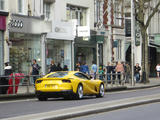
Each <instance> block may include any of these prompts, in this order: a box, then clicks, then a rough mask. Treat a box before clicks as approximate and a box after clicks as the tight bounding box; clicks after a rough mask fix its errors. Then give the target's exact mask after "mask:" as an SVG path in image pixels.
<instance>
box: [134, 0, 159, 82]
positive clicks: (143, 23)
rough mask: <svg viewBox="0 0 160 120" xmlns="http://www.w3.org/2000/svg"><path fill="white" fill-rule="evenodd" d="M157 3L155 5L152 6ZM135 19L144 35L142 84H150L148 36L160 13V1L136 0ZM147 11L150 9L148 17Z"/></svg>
mask: <svg viewBox="0 0 160 120" xmlns="http://www.w3.org/2000/svg"><path fill="white" fill-rule="evenodd" d="M150 3H155V4H152V5H153V6H152V5H151V4H150ZM134 4H135V19H136V21H138V23H139V27H140V31H141V35H142V82H149V69H148V68H149V66H148V63H149V62H148V34H147V28H148V26H149V24H150V22H151V19H152V17H153V16H154V15H155V14H156V13H157V12H158V10H159V7H160V0H134ZM146 9H150V13H148V16H147V17H146V15H145V13H146Z"/></svg>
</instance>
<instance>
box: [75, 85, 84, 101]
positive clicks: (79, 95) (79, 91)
mask: <svg viewBox="0 0 160 120" xmlns="http://www.w3.org/2000/svg"><path fill="white" fill-rule="evenodd" d="M82 98H83V86H82V85H81V84H79V85H78V88H77V93H76V99H78V100H79V99H82Z"/></svg>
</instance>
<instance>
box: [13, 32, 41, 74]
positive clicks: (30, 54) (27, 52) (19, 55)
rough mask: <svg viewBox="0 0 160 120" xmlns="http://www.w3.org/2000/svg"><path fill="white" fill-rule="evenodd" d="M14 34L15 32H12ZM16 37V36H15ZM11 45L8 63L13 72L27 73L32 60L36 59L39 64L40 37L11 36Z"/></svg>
mask: <svg viewBox="0 0 160 120" xmlns="http://www.w3.org/2000/svg"><path fill="white" fill-rule="evenodd" d="M14 36H16V34H14ZM16 37H17V36H16ZM10 38H11V42H12V47H11V48H10V64H11V66H12V68H13V71H14V72H16V73H17V72H22V73H25V74H28V73H29V71H30V67H31V64H32V60H33V59H36V60H37V62H38V64H39V65H40V66H41V48H40V46H41V45H40V37H39V36H33V35H32V38H29V37H26V38H25V39H21V38H13V37H11V35H10Z"/></svg>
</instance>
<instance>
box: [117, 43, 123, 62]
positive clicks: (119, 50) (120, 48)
mask: <svg viewBox="0 0 160 120" xmlns="http://www.w3.org/2000/svg"><path fill="white" fill-rule="evenodd" d="M117 43H118V46H117V59H118V60H120V59H121V56H122V40H117Z"/></svg>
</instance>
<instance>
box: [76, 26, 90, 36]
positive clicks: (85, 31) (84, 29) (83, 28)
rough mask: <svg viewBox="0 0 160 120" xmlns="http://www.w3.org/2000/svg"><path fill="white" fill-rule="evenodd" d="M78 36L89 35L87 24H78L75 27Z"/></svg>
mask: <svg viewBox="0 0 160 120" xmlns="http://www.w3.org/2000/svg"><path fill="white" fill-rule="evenodd" d="M77 32H78V33H77V35H78V37H87V36H90V29H89V27H88V26H78V27H77Z"/></svg>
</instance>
